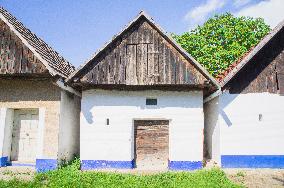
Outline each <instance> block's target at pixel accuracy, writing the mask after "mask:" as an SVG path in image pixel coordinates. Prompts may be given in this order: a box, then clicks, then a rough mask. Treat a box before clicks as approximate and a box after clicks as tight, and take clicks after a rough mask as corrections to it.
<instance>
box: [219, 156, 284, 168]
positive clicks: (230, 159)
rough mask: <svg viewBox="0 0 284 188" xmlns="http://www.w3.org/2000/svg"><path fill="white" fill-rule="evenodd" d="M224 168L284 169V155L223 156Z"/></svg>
mask: <svg viewBox="0 0 284 188" xmlns="http://www.w3.org/2000/svg"><path fill="white" fill-rule="evenodd" d="M221 164H222V168H284V155H222V156H221Z"/></svg>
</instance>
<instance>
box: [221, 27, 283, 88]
mask: <svg viewBox="0 0 284 188" xmlns="http://www.w3.org/2000/svg"><path fill="white" fill-rule="evenodd" d="M223 90H229V92H230V93H233V94H238V93H262V92H269V93H279V94H284V28H282V29H281V30H279V31H278V33H277V34H275V36H273V38H271V39H270V40H269V41H268V42H267V44H266V45H265V46H263V47H262V48H261V49H260V50H259V51H258V52H257V53H256V54H255V55H254V56H253V57H252V58H251V59H250V60H249V61H248V62H247V63H246V65H245V66H244V67H243V68H242V69H241V70H239V72H238V73H237V74H235V75H234V77H232V78H231V80H230V81H229V82H228V83H227V84H225V85H224V86H223Z"/></svg>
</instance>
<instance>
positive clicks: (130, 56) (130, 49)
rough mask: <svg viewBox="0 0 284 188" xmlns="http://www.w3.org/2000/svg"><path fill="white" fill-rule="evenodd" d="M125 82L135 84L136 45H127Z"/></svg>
mask: <svg viewBox="0 0 284 188" xmlns="http://www.w3.org/2000/svg"><path fill="white" fill-rule="evenodd" d="M126 58H127V60H126V65H127V66H126V72H127V76H126V84H127V85H137V77H136V45H127V57H126Z"/></svg>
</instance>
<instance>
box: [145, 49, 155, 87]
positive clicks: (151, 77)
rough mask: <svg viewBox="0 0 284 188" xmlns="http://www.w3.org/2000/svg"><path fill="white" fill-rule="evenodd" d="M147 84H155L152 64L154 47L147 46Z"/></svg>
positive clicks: (153, 63) (153, 64)
mask: <svg viewBox="0 0 284 188" xmlns="http://www.w3.org/2000/svg"><path fill="white" fill-rule="evenodd" d="M147 48H148V50H147V51H148V84H150V85H153V84H154V83H155V62H154V53H155V52H154V45H153V44H148V45H147Z"/></svg>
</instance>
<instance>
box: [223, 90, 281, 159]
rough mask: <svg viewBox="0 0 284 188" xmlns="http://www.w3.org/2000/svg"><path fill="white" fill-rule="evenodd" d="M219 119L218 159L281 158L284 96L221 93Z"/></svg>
mask: <svg viewBox="0 0 284 188" xmlns="http://www.w3.org/2000/svg"><path fill="white" fill-rule="evenodd" d="M259 114H262V118H263V119H262V121H259ZM219 119H220V121H219V123H220V135H221V136H220V150H221V155H283V154H284V96H280V95H278V94H269V93H250V94H239V95H237V94H229V93H224V94H223V95H221V96H220V118H219Z"/></svg>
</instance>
